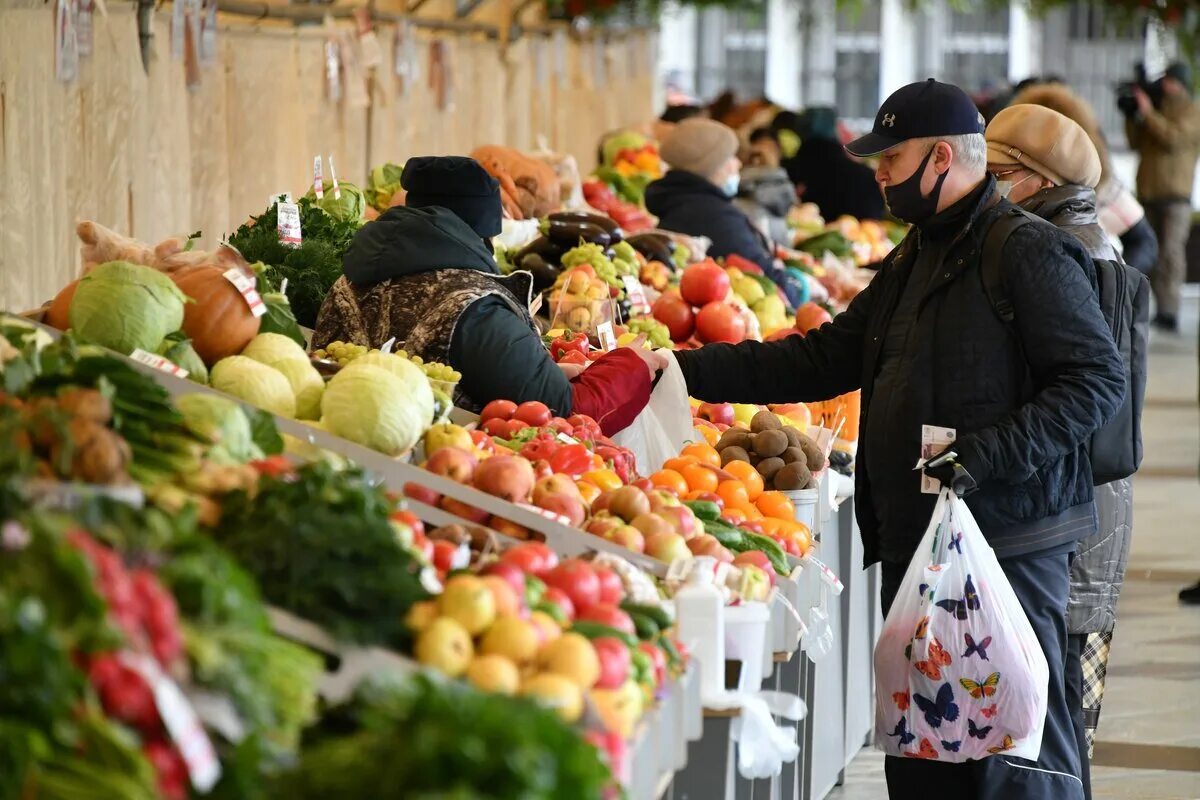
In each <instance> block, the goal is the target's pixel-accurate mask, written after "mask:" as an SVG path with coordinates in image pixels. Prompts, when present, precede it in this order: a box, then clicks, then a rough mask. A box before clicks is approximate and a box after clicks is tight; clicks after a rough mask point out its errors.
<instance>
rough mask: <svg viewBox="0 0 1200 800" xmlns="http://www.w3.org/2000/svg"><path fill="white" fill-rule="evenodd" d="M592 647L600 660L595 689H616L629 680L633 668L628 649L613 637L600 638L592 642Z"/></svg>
mask: <svg viewBox="0 0 1200 800" xmlns="http://www.w3.org/2000/svg"><path fill="white" fill-rule="evenodd" d="M592 647H593V648H594V649H595V651H596V655H597V656H598V657H599V658H600V679H599V680H597V681H596V688H597V689H617V688H619V687H620V686H621V684H623V683H625V681H626V680H628V679H629V671H630V669H631V668H632V666H633V659H632V656H630V654H629V647H628V646H626V644H625V643H624V642H622V641H621V640H620V639H618V638H616V637H615V636H600V637H598V638H596V639H593V640H592Z"/></svg>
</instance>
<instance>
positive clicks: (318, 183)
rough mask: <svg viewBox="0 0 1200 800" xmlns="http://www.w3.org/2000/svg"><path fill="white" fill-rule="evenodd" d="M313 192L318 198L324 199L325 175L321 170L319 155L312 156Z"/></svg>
mask: <svg viewBox="0 0 1200 800" xmlns="http://www.w3.org/2000/svg"><path fill="white" fill-rule="evenodd" d="M313 192H314V193H315V194H316V195H317V199H318V200H324V199H325V175H324V173H322V172H321V157H320V156H313Z"/></svg>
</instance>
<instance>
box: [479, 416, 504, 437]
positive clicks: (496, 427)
mask: <svg viewBox="0 0 1200 800" xmlns="http://www.w3.org/2000/svg"><path fill="white" fill-rule="evenodd" d="M482 427H483V432H484V433H486V434H487V435H488V436H498V437H500V438H501V439H506V438H508V420H507V419H504V418H502V417H492V418H491V419H488V420H484V421H483V423H482Z"/></svg>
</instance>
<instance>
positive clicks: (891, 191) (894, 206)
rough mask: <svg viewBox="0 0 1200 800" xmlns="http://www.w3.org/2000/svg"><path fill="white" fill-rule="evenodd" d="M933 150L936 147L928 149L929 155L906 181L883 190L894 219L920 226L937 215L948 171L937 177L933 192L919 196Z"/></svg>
mask: <svg viewBox="0 0 1200 800" xmlns="http://www.w3.org/2000/svg"><path fill="white" fill-rule="evenodd" d="M935 149H937V145H934V146H933V147H932V148H930V150H929V154H928V155H926V156H925V160H924V161H922V162H921V166H919V167H917V170H916V172H914V173H913V174H912V175H911V176H910V177H909V178H908V179H907V180H905V181H903V182H901V183H898V184H896V185H895V186H887V187H885V188H884V190H883V197H884V199H885V200H886V201H887V205H888V210H889V211H891V212H892V216H894V217H895V218H896V219H900V220H904V221H905V222H908V223H911V224H913V225H920V224H921V223H922V222H925V221H926V220H928V219H929V218H930V217H932V216H933V215H934V214H936V213H937V207H938V198H939V197H941V194H942V184H943V183H945V182H946V176H947V175H949V174H950V170H946V171H945V172H943V173H942V174H941V175H938V178H937V183H935V184H934V185H933V191H931V192H930V193H929V196H928V197H923V196H922V195H921V178H923V177H924V176H925V167H927V166H929V159H931V158H933V151H934V150H935Z"/></svg>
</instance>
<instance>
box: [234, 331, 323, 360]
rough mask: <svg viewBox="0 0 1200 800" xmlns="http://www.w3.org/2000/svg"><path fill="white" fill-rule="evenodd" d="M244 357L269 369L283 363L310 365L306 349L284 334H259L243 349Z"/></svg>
mask: <svg viewBox="0 0 1200 800" xmlns="http://www.w3.org/2000/svg"><path fill="white" fill-rule="evenodd" d="M242 355H243V356H245V357H246V358H252V359H254V360H255V361H257V362H258V363H260V364H266V365H267V366H268V367H277V366H278V365H279V363H280V362H283V361H300V362H303V363H305V364H308V363H310V362H309V358H308V353H306V352H304V348H303V347H301V346H300V345H298V344H296V342H294V341H293V340H292V339H291V338H290V337H288V336H284V335H283V334H282V333H260V334H258V335H257V336H255V337H254V338H253V339H251V340H250V343H249V344H247V345H246V346H245V348H243V349H242Z"/></svg>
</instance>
